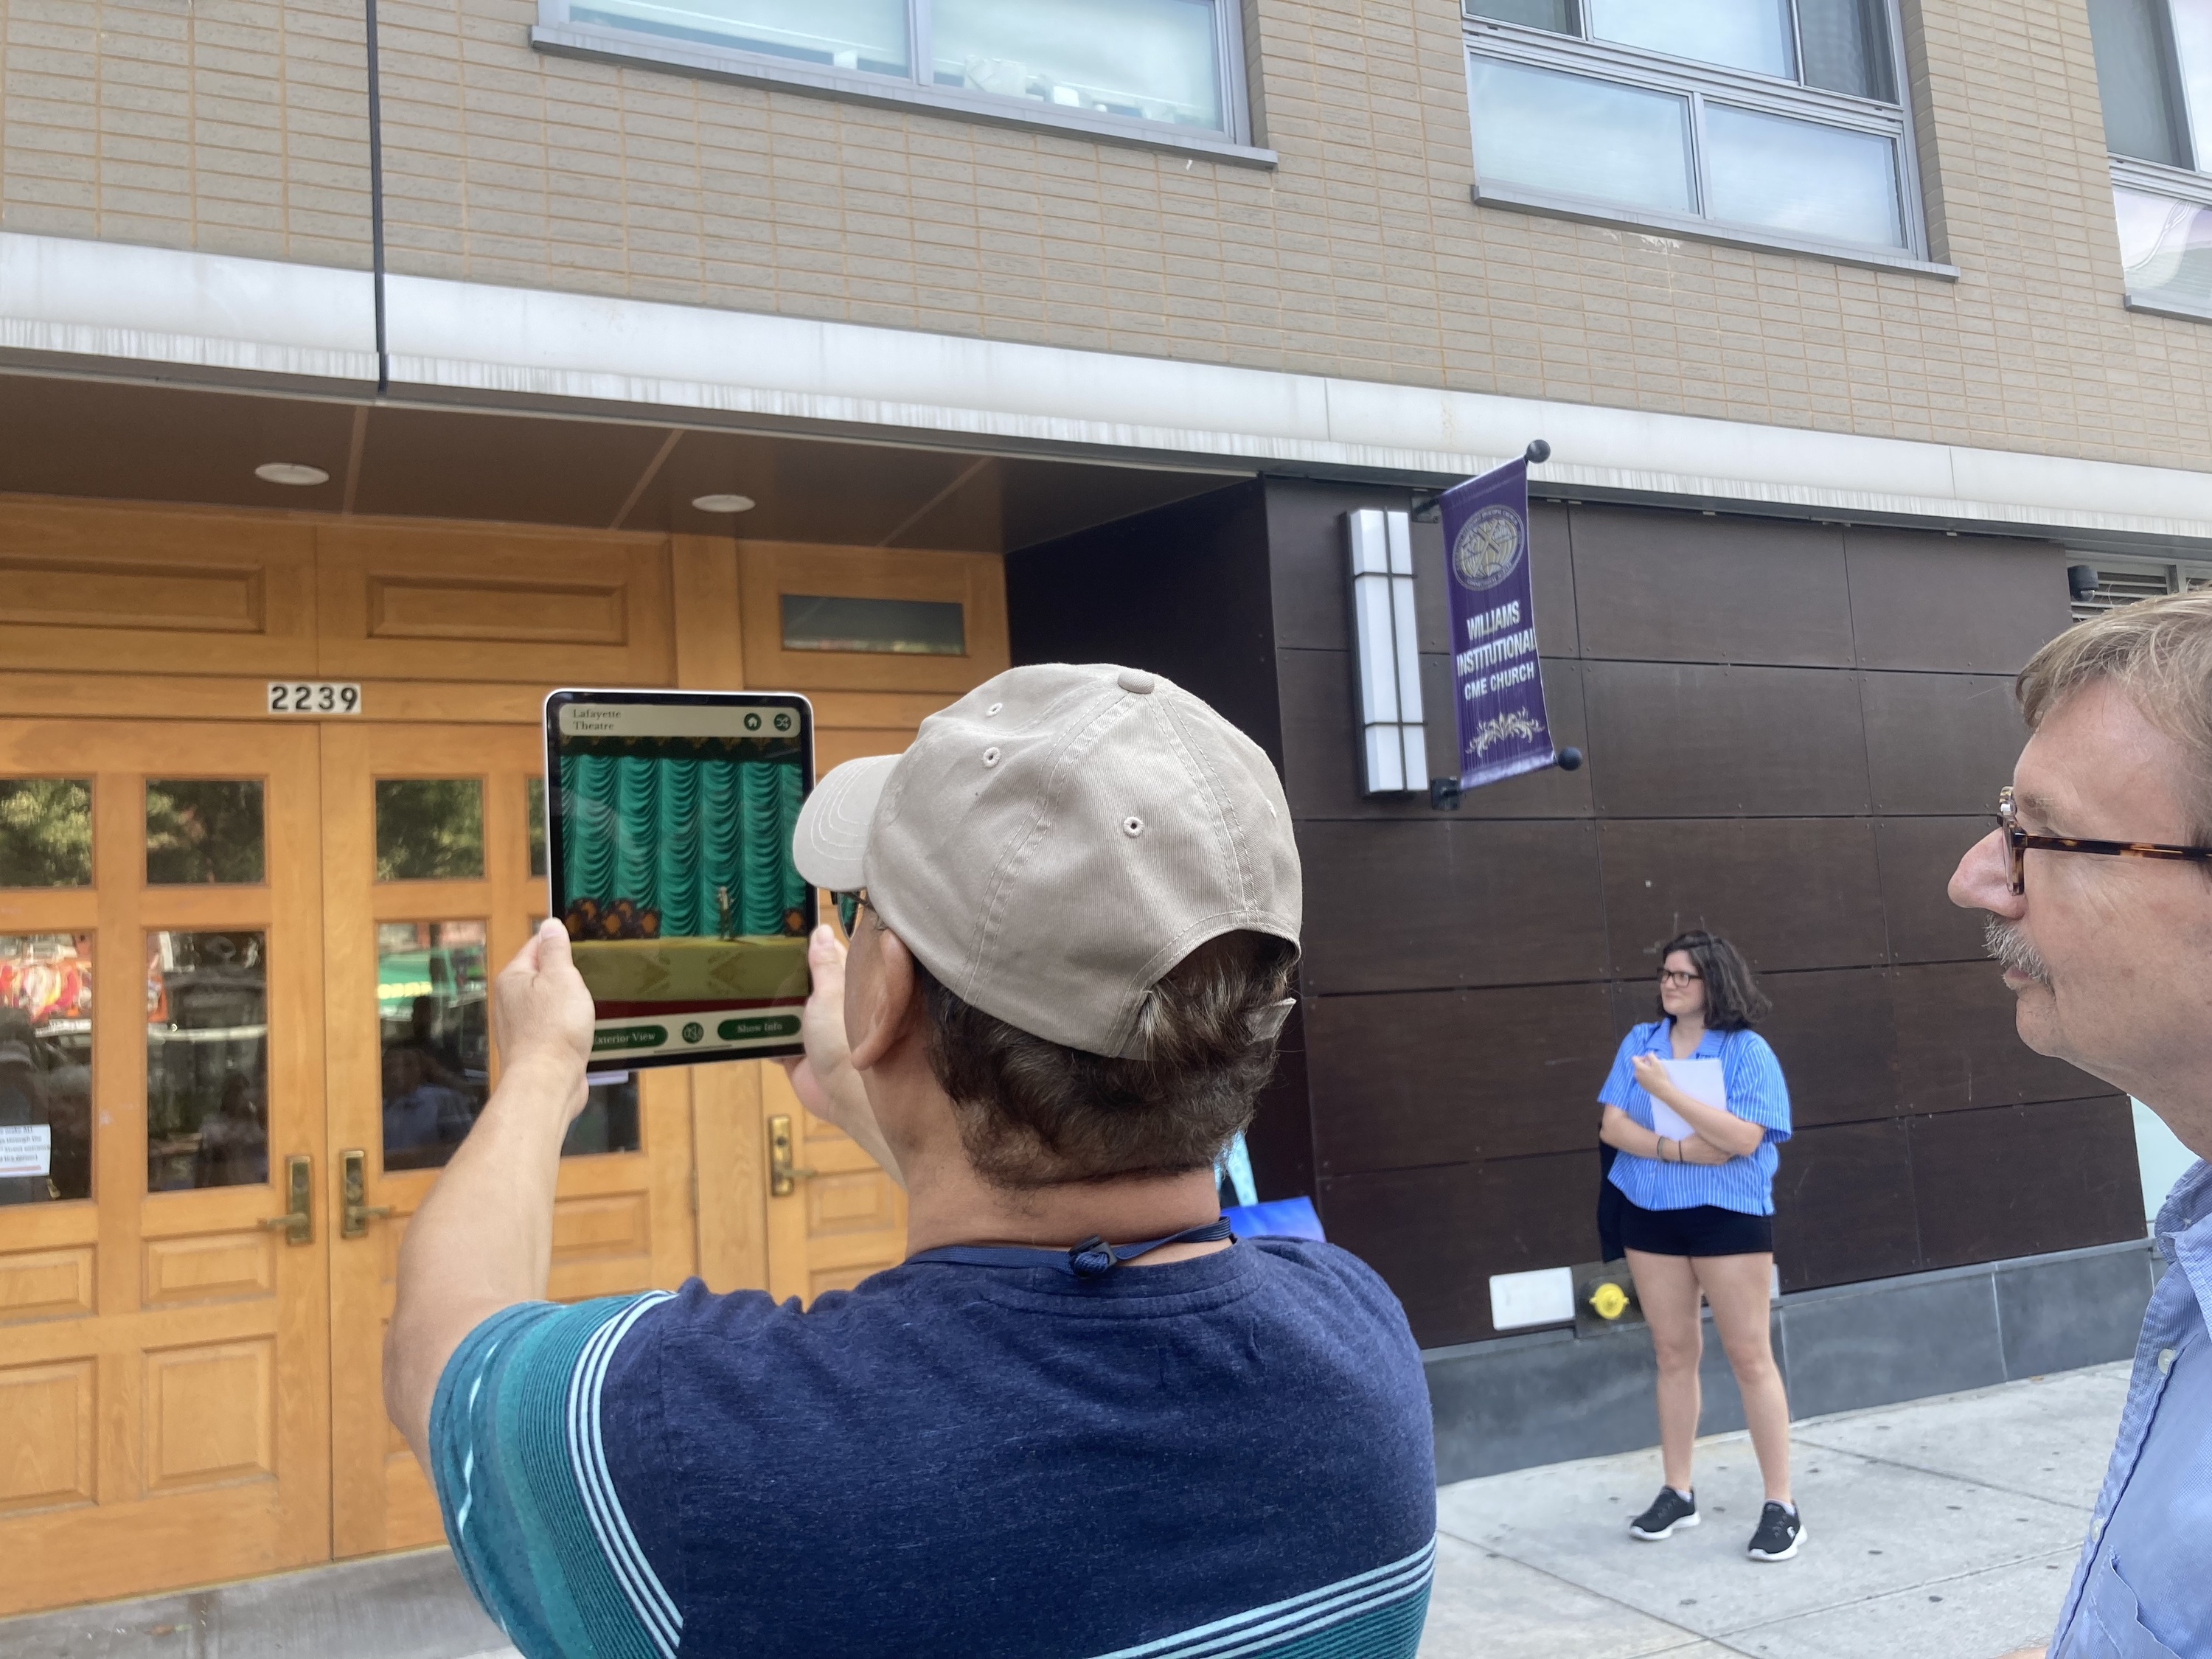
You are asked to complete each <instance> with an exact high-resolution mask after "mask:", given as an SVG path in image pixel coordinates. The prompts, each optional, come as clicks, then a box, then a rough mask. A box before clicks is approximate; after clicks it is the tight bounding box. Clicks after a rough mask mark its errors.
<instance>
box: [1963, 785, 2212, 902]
mask: <svg viewBox="0 0 2212 1659" xmlns="http://www.w3.org/2000/svg"><path fill="white" fill-rule="evenodd" d="M1997 826H1998V829H2000V831H2001V832H2002V835H2003V836H2004V844H2005V859H2006V881H2005V884H2006V885H2007V886H2008V887H2009V888H2010V889H2011V890H2013V891H2014V893H2015V894H2020V893H2025V892H2026V891H2027V851H2028V848H2031V847H2032V848H2035V849H2036V850H2037V851H2039V852H2043V853H2093V854H2096V855H2097V856H2098V857H2100V858H2108V859H2184V860H2189V861H2191V862H2192V863H2197V864H2208V863H2212V847H2172V846H2169V845H2167V844H2166V842H2156V841H2084V840H2083V839H2081V836H2032V835H2030V834H2029V833H2028V832H2027V830H2025V829H2021V827H2020V823H2019V820H2018V818H2017V817H2015V811H2014V807H2013V799H2012V787H2011V786H2010V785H2007V786H2006V787H2004V788H2002V789H2001V790H1999V791H1998V792H1997Z"/></svg>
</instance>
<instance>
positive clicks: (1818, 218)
mask: <svg viewBox="0 0 2212 1659" xmlns="http://www.w3.org/2000/svg"><path fill="white" fill-rule="evenodd" d="M1705 177H1706V181H1707V183H1708V185H1710V186H1711V191H1712V197H1711V203H1710V204H1709V207H1708V211H1709V212H1711V215H1712V216H1713V217H1714V218H1716V219H1728V220H1732V221H1734V222H1735V223H1737V224H1744V225H1765V226H1768V227H1770V228H1773V229H1775V230H1787V231H1791V232H1794V233H1796V234H1798V235H1801V236H1818V237H1820V238H1821V239H1822V240H1826V241H1832V242H1875V243H1878V244H1880V245H1881V246H1884V247H1902V246H1905V229H1904V225H1903V223H1902V222H1901V216H1900V215H1899V211H1898V202H1897V145H1896V142H1895V141H1894V140H1893V139H1890V138H1887V137H1883V136H1882V135H1881V134H1880V133H1874V132H1854V131H1850V129H1849V128H1847V127H1831V126H1824V125H1821V124H1820V123H1819V122H1817V121H1796V120H1792V119H1790V118H1789V117H1787V116H1783V115H1759V114H1756V113H1754V112H1752V111H1750V110H1747V109H1731V108H1730V107H1729V106H1727V105H1725V104H1711V103H1709V104H1707V105H1706V106H1705Z"/></svg>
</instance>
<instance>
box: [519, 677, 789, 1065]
mask: <svg viewBox="0 0 2212 1659" xmlns="http://www.w3.org/2000/svg"><path fill="white" fill-rule="evenodd" d="M545 715H546V720H545V726H546V732H545V735H546V770H547V777H546V794H547V804H548V807H549V809H550V810H549V811H548V813H547V817H548V828H549V829H550V836H549V841H550V853H551V858H550V868H549V872H548V873H549V876H550V881H551V886H552V895H551V897H552V903H553V913H554V914H555V915H557V916H559V917H560V918H561V920H562V922H563V923H564V924H565V925H566V926H567V927H568V937H569V939H571V940H572V941H574V946H575V953H576V966H577V969H579V971H580V972H581V973H582V975H583V976H584V982H585V984H586V985H588V986H589V987H591V990H592V1000H593V1001H594V1002H595V1003H596V1004H597V1005H598V1008H597V1013H598V1024H597V1030H596V1032H595V1035H594V1036H593V1038H592V1064H593V1065H595V1066H625V1067H627V1066H653V1065H681V1064H684V1063H687V1062H696V1061H703V1060H737V1059H754V1058H759V1057H762V1056H765V1055H772V1054H797V1053H799V1052H800V1043H799V1011H800V1009H801V1008H803V1007H804V1006H805V1002H806V992H807V984H808V979H807V970H806V941H807V936H808V935H809V934H810V933H811V932H812V931H813V927H814V921H815V894H814V890H813V889H812V888H811V887H810V886H808V885H807V884H806V883H805V880H804V879H803V878H801V877H800V876H799V872H798V871H797V870H796V869H795V868H794V867H793V864H792V859H791V832H792V829H793V825H794V824H795V823H797V822H798V819H799V804H800V803H801V802H802V801H804V800H805V799H806V793H807V791H808V790H809V789H810V788H811V787H813V783H814V729H813V719H812V713H811V708H809V706H808V704H807V702H806V700H805V698H804V697H800V696H793V695H790V694H787V693H770V692H728V693H698V692H690V693H687V692H652V691H556V692H555V693H554V694H553V695H552V696H550V697H548V698H547V699H546V702H545Z"/></svg>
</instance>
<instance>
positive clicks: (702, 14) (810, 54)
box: [568, 0, 908, 75]
mask: <svg viewBox="0 0 2212 1659" xmlns="http://www.w3.org/2000/svg"><path fill="white" fill-rule="evenodd" d="M568 15H569V17H570V18H571V19H572V20H574V21H576V22H579V23H608V24H611V25H613V26H614V27H617V28H626V29H637V30H640V31H642V32H643V33H647V34H665V35H671V36H673V37H674V38H676V39H677V40H703V41H706V42H708V44H710V45H713V46H735V47H738V49H739V50H741V51H744V52H766V53H768V54H769V56H770V57H773V58H796V59H798V60H799V62H801V63H805V64H822V65H823V66H824V67H827V68H835V69H848V70H869V71H870V72H872V73H873V74H877V75H905V74H907V73H908V67H907V65H908V54H907V29H906V0H570V4H569V7H568Z"/></svg>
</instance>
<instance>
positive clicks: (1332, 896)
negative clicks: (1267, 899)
mask: <svg viewBox="0 0 2212 1659" xmlns="http://www.w3.org/2000/svg"><path fill="white" fill-rule="evenodd" d="M1298 850H1299V853H1300V854H1301V856H1302V858H1303V859H1304V865H1305V878H1306V879H1305V897H1306V915H1305V963H1304V980H1305V985H1306V990H1307V993H1308V994H1310V995H1316V996H1325V995H1331V994H1340V993H1345V992H1355V991H1425V990H1443V989H1448V988H1450V987H1455V986H1462V985H1514V984H1531V983H1545V982H1557V981H1566V980H1598V979H1603V978H1604V977H1605V976H1606V969H1605V924H1604V920H1603V916H1602V913H1601V898H1600V896H1599V892H1598V872H1597V831H1596V829H1595V827H1594V826H1592V825H1590V824H1588V823H1574V822H1571V821H1559V822H1550V823H1512V822H1503V821H1500V822H1490V823H1484V822H1481V821H1480V820H1477V821H1473V822H1469V821H1468V820H1464V819H1457V818H1454V817H1451V816H1450V815H1449V814H1446V813H1432V814H1431V815H1430V817H1429V819H1428V821H1426V822H1414V823H1336V822H1329V821H1322V822H1308V823H1303V824H1300V825H1299V826H1298Z"/></svg>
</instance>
